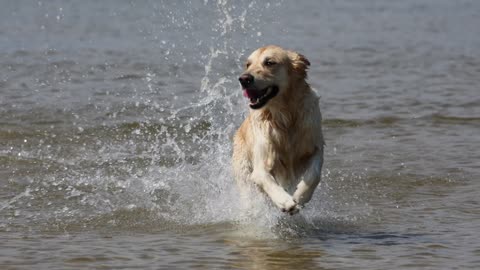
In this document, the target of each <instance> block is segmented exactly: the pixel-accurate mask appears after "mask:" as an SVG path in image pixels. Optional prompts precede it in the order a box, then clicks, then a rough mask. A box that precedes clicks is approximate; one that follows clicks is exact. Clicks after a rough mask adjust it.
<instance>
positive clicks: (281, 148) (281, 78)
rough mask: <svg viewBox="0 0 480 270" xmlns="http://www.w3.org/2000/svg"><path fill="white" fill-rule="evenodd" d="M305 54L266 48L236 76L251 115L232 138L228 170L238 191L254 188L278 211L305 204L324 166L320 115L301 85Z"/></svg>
mask: <svg viewBox="0 0 480 270" xmlns="http://www.w3.org/2000/svg"><path fill="white" fill-rule="evenodd" d="M308 66H310V62H309V61H308V60H307V59H306V58H305V56H303V55H301V54H299V53H296V52H293V51H289V50H285V49H282V48H280V47H277V46H266V47H262V48H259V49H257V50H256V51H254V52H253V53H252V54H251V55H250V56H249V57H248V60H247V62H246V64H245V70H244V72H243V73H242V75H241V76H240V78H239V80H240V84H241V85H242V88H243V95H244V96H245V97H246V98H248V99H249V101H250V103H249V107H250V113H249V115H248V117H247V118H246V119H245V121H244V122H243V123H242V125H241V126H240V128H239V129H238V130H237V132H236V134H235V136H234V142H233V158H232V159H233V169H234V175H235V179H236V182H237V184H238V186H239V188H240V189H241V191H245V188H247V187H248V185H249V184H255V185H256V186H258V188H259V189H260V190H262V191H263V192H265V193H266V194H267V195H268V197H270V199H271V200H272V202H273V203H274V204H275V205H276V206H277V207H278V208H280V209H281V210H282V211H283V212H287V213H289V214H295V213H297V212H298V211H299V210H300V209H301V208H302V207H303V205H304V204H305V203H307V202H308V201H310V199H311V198H312V194H313V192H314V191H315V188H316V187H317V185H318V183H319V182H320V178H321V170H322V164H323V146H324V141H323V134H322V116H321V113H320V108H319V104H318V103H319V102H318V97H317V95H316V94H315V93H314V92H313V90H312V89H311V88H310V85H309V84H308V83H307V82H306V78H307V69H308Z"/></svg>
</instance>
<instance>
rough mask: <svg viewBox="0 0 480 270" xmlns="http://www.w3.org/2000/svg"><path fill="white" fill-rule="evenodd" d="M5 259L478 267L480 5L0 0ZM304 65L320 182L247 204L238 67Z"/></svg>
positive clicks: (89, 264) (109, 264)
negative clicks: (286, 210) (290, 198)
mask: <svg viewBox="0 0 480 270" xmlns="http://www.w3.org/2000/svg"><path fill="white" fill-rule="evenodd" d="M1 6H2V8H1V9H0V268H2V269H31V268H37V269H65V268H69V269H76V268H141V269H150V268H154V269H172V268H176V269H192V268H200V269H223V268H241V269H290V268H292V269H293V268H295V269H386V268H393V269H408V268H411V269H418V268H422V269H442V268H443V269H477V268H479V267H480V259H479V257H480V242H479V240H478V239H480V231H479V230H478V228H479V227H480V210H479V203H480V199H479V196H478V191H479V189H480V184H479V177H480V151H479V145H480V135H479V134H480V89H479V84H480V28H479V27H478V26H479V25H480V2H478V1H474V0H470V1H468V0H459V1H448V0H435V1H434V0H420V1H413V0H412V1H379V0H367V1H351V0H339V1H313V0H312V1H302V2H294V1H281V2H278V1H228V0H217V1H212V0H209V1H207V0H205V1H2V3H1ZM266 44H277V45H280V46H283V47H286V48H290V49H293V50H297V51H299V52H301V53H303V54H304V55H306V56H307V58H308V59H309V60H310V62H311V63H312V65H311V69H310V72H309V82H310V84H311V85H312V86H313V87H314V88H315V89H316V90H317V92H318V94H319V95H320V96H321V100H320V105H321V109H322V112H323V115H324V133H325V137H326V143H327V148H326V154H325V165H324V170H323V180H322V183H321V184H320V186H319V188H318V190H317V191H316V193H315V196H314V199H313V201H312V202H311V203H310V204H308V205H307V207H306V208H305V209H303V210H302V212H301V214H299V215H296V216H294V217H290V216H285V215H283V214H282V213H280V212H279V211H278V210H277V209H275V208H274V207H273V206H271V204H270V203H269V202H268V200H265V199H264V198H262V197H261V196H259V197H256V198H252V200H253V202H252V203H254V205H255V207H254V208H253V209H252V208H249V209H246V208H245V207H244V206H243V204H242V202H241V200H240V199H239V198H238V196H237V194H236V189H235V184H234V181H233V179H232V174H231V169H230V155H231V137H232V135H233V133H234V131H235V129H236V128H237V127H238V126H239V124H240V123H241V121H242V120H243V118H244V117H245V115H246V114H247V113H248V111H247V106H246V101H245V100H244V99H243V97H242V95H241V89H240V86H239V85H238V82H237V77H238V75H239V74H240V72H241V66H242V63H243V62H244V61H245V59H246V56H248V54H249V53H250V52H251V51H253V50H254V49H256V48H257V47H260V46H263V45H266Z"/></svg>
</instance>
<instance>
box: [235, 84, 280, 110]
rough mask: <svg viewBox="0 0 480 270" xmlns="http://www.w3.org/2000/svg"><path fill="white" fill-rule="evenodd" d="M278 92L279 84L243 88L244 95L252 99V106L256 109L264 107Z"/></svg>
mask: <svg viewBox="0 0 480 270" xmlns="http://www.w3.org/2000/svg"><path fill="white" fill-rule="evenodd" d="M277 94H278V86H275V85H273V86H269V87H266V88H264V89H256V88H247V89H243V95H244V96H245V97H247V98H248V99H250V104H249V106H250V108H252V109H254V110H256V109H260V108H262V107H263V106H264V105H265V104H267V102H268V101H269V100H270V99H272V98H274V97H275V96H276V95H277Z"/></svg>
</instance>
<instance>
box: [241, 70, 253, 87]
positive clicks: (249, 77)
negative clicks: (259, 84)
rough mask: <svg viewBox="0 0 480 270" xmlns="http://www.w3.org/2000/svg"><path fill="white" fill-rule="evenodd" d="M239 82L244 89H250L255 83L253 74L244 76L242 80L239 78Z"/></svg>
mask: <svg viewBox="0 0 480 270" xmlns="http://www.w3.org/2000/svg"><path fill="white" fill-rule="evenodd" d="M238 80H239V81H240V84H241V85H242V86H243V87H248V86H250V85H252V83H253V76H252V74H248V73H247V74H243V75H242V76H240V78H238Z"/></svg>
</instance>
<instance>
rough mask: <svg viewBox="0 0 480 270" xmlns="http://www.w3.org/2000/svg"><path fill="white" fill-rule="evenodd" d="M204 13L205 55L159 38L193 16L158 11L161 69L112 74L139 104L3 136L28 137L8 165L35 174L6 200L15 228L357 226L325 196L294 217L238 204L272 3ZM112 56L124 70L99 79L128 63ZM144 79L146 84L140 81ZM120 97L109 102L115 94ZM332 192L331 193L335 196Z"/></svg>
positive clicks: (190, 25)
mask: <svg viewBox="0 0 480 270" xmlns="http://www.w3.org/2000/svg"><path fill="white" fill-rule="evenodd" d="M204 5H205V7H204V8H207V9H211V10H212V13H211V15H212V18H213V19H212V20H211V22H210V23H209V24H207V25H203V27H208V28H209V29H212V31H211V33H212V35H211V36H210V38H205V37H203V39H200V40H201V41H200V42H198V43H197V44H195V45H194V46H198V48H197V49H198V53H192V52H191V51H192V50H195V48H193V49H192V48H190V47H188V46H187V45H185V43H184V42H182V38H183V37H176V39H175V38H174V39H171V40H168V39H166V38H165V39H164V38H163V37H162V38H158V37H159V36H160V34H163V32H162V31H164V30H165V29H166V30H168V31H172V30H175V29H177V28H179V27H180V28H182V27H183V28H184V29H187V30H189V31H190V30H192V29H194V28H195V24H196V23H197V21H196V20H195V17H194V15H193V14H194V12H193V11H194V10H193V9H192V10H190V11H188V10H187V11H188V12H186V13H185V14H176V13H174V12H172V10H169V8H168V7H167V8H165V7H164V6H162V7H158V10H164V9H165V10H167V11H168V14H167V15H166V17H167V18H168V19H169V20H170V22H166V24H165V25H162V26H159V27H150V29H147V30H145V31H144V30H142V33H145V34H146V35H147V36H146V37H145V38H146V39H147V40H148V38H147V37H150V36H151V35H154V36H156V37H157V38H156V39H154V40H158V39H160V42H158V47H159V49H160V51H161V52H162V53H163V59H162V61H164V62H162V63H158V64H159V65H161V67H158V68H157V67H152V66H151V65H150V64H148V62H146V63H147V64H145V63H140V64H138V63H137V64H136V65H137V66H140V68H136V69H135V72H131V71H130V72H129V73H127V74H121V75H120V76H118V74H115V72H113V73H112V74H108V75H109V76H112V77H113V81H114V84H113V85H111V87H112V88H117V87H118V88H121V89H124V91H125V92H126V93H127V94H125V96H128V98H126V99H119V101H118V102H116V100H114V101H111V100H107V101H104V103H101V100H100V101H96V103H93V105H91V106H87V107H86V108H81V109H72V110H71V111H68V110H64V111H63V112H61V115H62V116H63V119H62V120H61V121H65V119H67V120H68V121H70V120H71V123H72V126H61V125H59V124H58V123H55V122H53V123H52V124H51V127H50V128H42V129H38V130H37V129H34V130H32V131H27V132H25V131H24V130H20V131H15V130H14V131H12V134H10V135H8V134H6V135H2V136H11V137H12V138H13V137H15V136H18V137H21V138H25V142H23V143H22V148H21V149H14V148H12V149H10V150H8V151H7V153H6V156H17V157H18V156H21V159H15V161H13V158H12V163H14V162H15V166H17V167H19V166H20V167H22V166H24V167H25V168H27V167H28V169H24V170H22V173H23V174H24V175H19V174H18V173H17V174H15V175H16V178H17V180H16V181H18V183H17V184H16V185H12V186H10V187H9V188H10V190H7V191H5V192H8V193H12V194H18V195H16V196H14V197H13V198H12V199H9V200H7V201H5V202H2V206H1V208H0V213H1V215H2V216H4V217H5V218H4V219H3V220H2V227H3V228H5V230H13V229H14V228H16V226H17V225H18V226H20V227H22V226H23V227H28V228H27V229H32V228H34V229H35V228H40V229H41V230H55V229H58V230H71V229H72V230H73V229H82V228H87V229H88V228H92V227H93V228H104V227H109V228H111V227H114V228H128V229H138V228H143V229H146V228H148V229H151V228H158V229H161V228H166V227H168V228H170V227H176V228H178V227H188V226H197V225H202V226H203V225H208V224H230V226H238V227H241V228H242V229H241V230H240V232H241V233H243V234H252V235H257V236H258V235H263V236H266V237H277V236H278V235H282V234H287V235H297V234H303V233H309V232H311V231H312V230H315V229H318V228H319V226H324V225H325V224H319V223H318V220H319V217H322V216H334V218H335V219H336V220H345V219H349V218H351V217H350V216H348V215H339V214H338V213H336V212H334V213H330V212H329V211H330V210H329V209H330V208H329V207H328V205H325V204H324V202H323V201H322V199H321V198H322V196H325V194H322V195H321V196H317V197H316V199H315V200H314V201H313V202H312V203H311V207H308V208H306V209H304V211H303V210H302V215H301V216H298V217H294V218H291V217H286V216H285V215H284V214H283V213H281V212H280V211H278V209H276V208H275V207H273V206H272V205H271V203H270V202H269V200H267V199H265V198H264V197H262V196H256V195H253V196H251V197H250V198H248V199H247V200H242V198H240V197H239V196H238V194H237V190H236V187H235V183H234V180H233V178H232V173H231V165H230V157H231V137H232V135H233V133H234V131H235V130H236V128H237V127H238V126H239V124H240V122H241V121H242V119H243V118H244V115H245V113H246V110H247V106H245V104H244V103H243V99H242V98H241V94H240V93H241V91H239V90H240V89H239V86H238V83H237V81H236V77H237V75H238V73H239V70H240V66H241V59H242V57H245V54H246V53H247V51H250V50H252V49H253V48H256V47H258V46H260V45H264V44H262V43H261V42H260V41H259V39H260V38H261V37H262V34H261V32H262V29H261V22H260V20H261V18H262V16H261V15H262V14H263V13H266V12H271V6H272V5H270V4H269V3H266V4H265V3H264V2H262V3H259V2H256V1H251V2H248V3H246V2H245V3H244V2H237V1H227V0H218V1H214V2H209V1H205V3H204ZM196 8H202V7H198V6H197V7H196ZM157 16H160V14H157ZM178 22H181V23H178ZM155 31H160V32H161V33H156V32H155ZM110 54H112V55H113V56H114V58H113V60H105V61H103V60H102V61H103V62H108V63H107V64H102V65H99V67H98V69H103V70H109V69H112V67H116V66H122V64H121V63H115V61H119V60H116V58H115V57H121V54H119V55H117V54H118V53H110ZM186 55H188V56H191V59H189V60H188V61H187V60H186ZM193 55H198V57H197V58H196V57H193ZM134 58H137V56H134ZM145 61H146V60H145ZM127 62H128V61H127ZM198 70H200V71H198ZM191 78H193V79H191ZM136 79H139V80H137V81H139V83H136V84H134V83H130V82H131V81H134V80H136ZM192 85H194V87H192ZM197 85H198V86H197ZM185 88H186V89H189V88H190V90H186V89H185ZM192 88H193V89H192ZM109 91H113V90H111V89H108V90H107V91H106V93H99V94H98V96H100V97H101V95H106V96H111V95H110V94H109ZM90 114H91V116H90ZM40 116H41V115H39V117H40ZM92 119H93V120H92ZM49 121H52V120H51V119H50V120H49ZM37 138H41V139H40V140H37ZM27 139H28V140H27ZM18 160H20V161H18ZM326 183H327V184H325V183H324V184H322V185H324V186H323V187H324V190H327V191H328V182H326ZM252 193H253V194H257V193H255V192H252ZM257 195H258V194H257ZM245 202H248V204H247V203H245ZM18 209H22V210H21V211H20V212H18V211H19V210H18ZM40 224H48V225H47V226H46V227H45V226H40ZM18 226H17V227H18ZM0 229H1V227H0Z"/></svg>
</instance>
